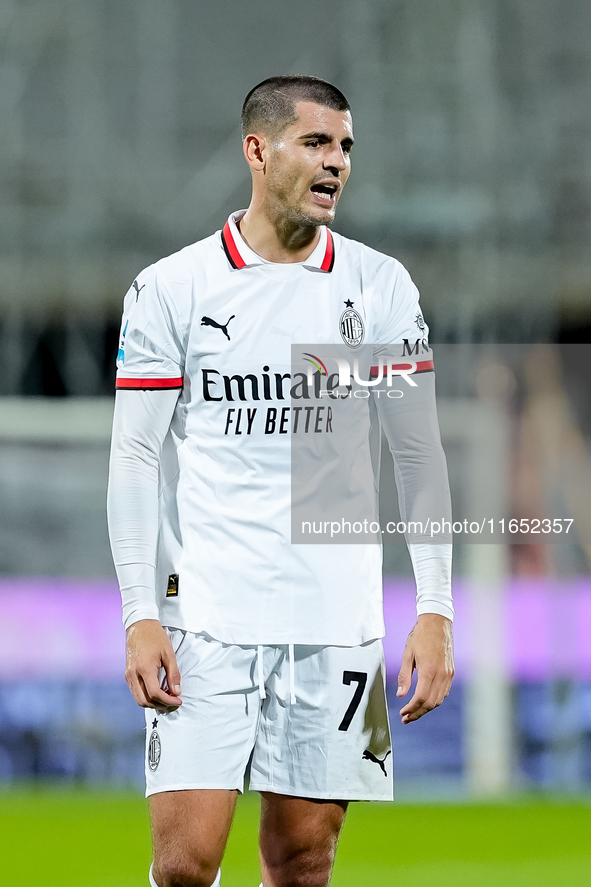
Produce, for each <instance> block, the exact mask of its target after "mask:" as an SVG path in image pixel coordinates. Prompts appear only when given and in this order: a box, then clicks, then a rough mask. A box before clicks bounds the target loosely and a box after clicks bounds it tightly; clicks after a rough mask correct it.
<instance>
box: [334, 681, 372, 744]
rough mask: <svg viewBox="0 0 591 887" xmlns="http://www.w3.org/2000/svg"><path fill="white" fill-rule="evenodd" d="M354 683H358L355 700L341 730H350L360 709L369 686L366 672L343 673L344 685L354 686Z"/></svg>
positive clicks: (354, 695) (340, 727)
mask: <svg viewBox="0 0 591 887" xmlns="http://www.w3.org/2000/svg"><path fill="white" fill-rule="evenodd" d="M353 681H356V682H357V686H356V687H355V692H354V693H353V699H352V700H351V703H350V705H349V708H348V709H347V711H346V712H345V717H344V718H343V720H342V721H341V723H340V724H339V730H343V731H345V730H348V729H349V724H350V723H351V721H352V720H353V715H354V714H355V712H356V711H357V709H358V708H359V703H360V702H361V697H362V696H363V691H364V690H365V685H366V684H367V672H365V671H344V672H343V684H352V683H353Z"/></svg>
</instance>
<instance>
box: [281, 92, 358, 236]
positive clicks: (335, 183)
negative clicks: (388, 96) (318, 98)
mask: <svg viewBox="0 0 591 887" xmlns="http://www.w3.org/2000/svg"><path fill="white" fill-rule="evenodd" d="M296 111H297V113H298V120H297V121H296V122H295V123H292V124H290V125H289V126H288V127H287V128H286V129H285V130H284V131H283V132H282V133H281V135H279V136H277V137H276V138H275V139H274V140H273V141H272V142H271V144H270V145H269V146H268V154H267V164H266V169H265V177H264V182H265V188H266V201H267V202H268V205H269V208H270V210H271V212H272V214H273V215H274V216H275V217H276V218H281V219H283V220H284V221H285V222H288V223H290V222H291V223H296V224H304V225H310V224H311V225H327V224H330V223H331V222H332V220H333V219H334V216H335V211H336V206H337V203H338V201H339V197H340V195H341V190H342V189H343V187H344V185H345V182H346V181H347V179H348V178H349V173H350V172H351V158H350V153H351V148H352V146H353V125H352V122H351V114H350V113H349V111H333V110H332V109H331V108H327V107H325V106H324V105H317V104H316V103H315V102H297V104H296Z"/></svg>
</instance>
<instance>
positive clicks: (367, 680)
mask: <svg viewBox="0 0 591 887" xmlns="http://www.w3.org/2000/svg"><path fill="white" fill-rule="evenodd" d="M167 631H168V634H169V636H170V638H171V642H172V646H173V649H174V650H175V653H176V658H177V662H178V665H179V670H180V672H181V686H182V688H183V692H182V700H183V704H182V705H181V706H180V708H178V709H177V710H176V711H174V712H171V713H170V714H161V713H156V712H155V711H154V710H151V709H147V710H146V726H147V736H146V794H147V795H151V794H155V793H158V792H164V791H180V790H184V789H227V790H234V789H237V790H238V791H243V789H244V775H245V771H246V767H247V764H248V761H249V758H250V756H251V753H252V762H251V769H250V788H251V789H253V790H254V791H271V792H277V793H279V794H287V795H294V796H299V797H306V798H332V799H344V800H391V799H392V790H393V788H392V786H393V783H392V757H391V741H390V728H389V724H388V712H387V704H386V695H385V665H384V654H383V648H382V642H381V640H376V641H370V642H369V643H367V644H364V645H362V646H359V647H320V646H308V645H294V647H293V653H292V655H291V656H290V650H289V645H288V644H284V645H274V646H264V647H263V650H262V656H261V657H260V658H261V660H262V662H263V683H264V688H265V698H264V700H261V698H260V695H259V694H260V691H259V680H258V675H257V659H259V656H260V654H259V650H258V645H254V644H253V645H250V646H238V645H233V644H222V643H220V642H218V641H215V640H213V638H210V637H209V636H208V635H205V634H199V635H195V634H192V633H191V632H184V631H181V630H179V629H167ZM292 665H293V674H290V672H291V667H292ZM162 677H163V675H162ZM359 687H362V689H363V693H362V695H360V697H359V702H358V705H357V707H353V708H354V711H352V710H351V706H352V702H353V698H354V695H355V693H356V691H357V690H358V688H359ZM292 688H295V695H296V697H297V701H296V702H295V703H293V704H292V703H291V692H292ZM348 711H350V714H351V717H350V721H349V723H348V724H347V725H344V724H343V721H344V719H345V715H346V713H347V712H348ZM344 726H346V729H344ZM154 734H157V735H156V736H154ZM150 749H152V750H154V749H157V752H156V754H155V755H154V754H152V757H150ZM380 762H381V763H380Z"/></svg>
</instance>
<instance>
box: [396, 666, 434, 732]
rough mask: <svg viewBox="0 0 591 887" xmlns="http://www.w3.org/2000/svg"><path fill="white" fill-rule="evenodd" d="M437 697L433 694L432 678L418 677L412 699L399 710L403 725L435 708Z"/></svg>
mask: <svg viewBox="0 0 591 887" xmlns="http://www.w3.org/2000/svg"><path fill="white" fill-rule="evenodd" d="M436 698H437V696H436V694H434V692H433V678H432V677H431V676H426V675H419V680H418V681H417V686H416V688H415V692H414V694H413V696H412V698H411V699H410V700H409V702H407V704H406V705H405V706H404V707H403V708H401V709H400V716H401V717H402V720H403V721H404V723H406V722H407V721H408V720H413V721H414V720H417V719H418V718H420V717H422V716H423V715H424V714H426V713H427V712H428V711H431V709H433V708H434V707H435V700H436Z"/></svg>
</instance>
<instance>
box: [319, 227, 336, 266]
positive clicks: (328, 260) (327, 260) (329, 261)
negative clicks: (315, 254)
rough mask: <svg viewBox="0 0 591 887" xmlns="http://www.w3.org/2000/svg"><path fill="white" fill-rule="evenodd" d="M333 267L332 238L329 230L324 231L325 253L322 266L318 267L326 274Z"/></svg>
mask: <svg viewBox="0 0 591 887" xmlns="http://www.w3.org/2000/svg"><path fill="white" fill-rule="evenodd" d="M333 267H334V238H333V236H332V234H331V233H330V231H329V229H328V228H327V229H326V251H325V253H324V258H323V260H322V265H321V266H320V270H321V271H326V272H327V274H330V272H331V271H332V269H333Z"/></svg>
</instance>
